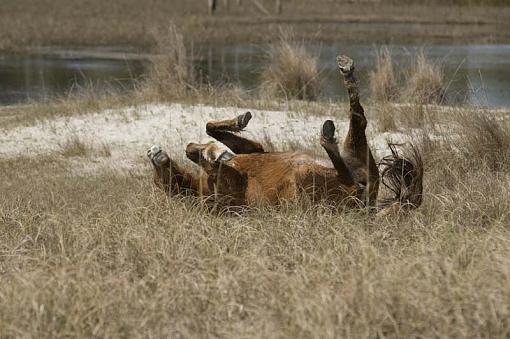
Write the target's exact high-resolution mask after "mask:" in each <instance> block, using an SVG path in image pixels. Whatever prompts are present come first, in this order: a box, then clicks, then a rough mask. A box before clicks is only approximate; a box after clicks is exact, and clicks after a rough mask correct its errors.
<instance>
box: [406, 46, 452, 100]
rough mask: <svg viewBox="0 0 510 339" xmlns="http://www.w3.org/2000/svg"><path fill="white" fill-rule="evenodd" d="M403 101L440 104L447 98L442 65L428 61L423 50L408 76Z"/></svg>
mask: <svg viewBox="0 0 510 339" xmlns="http://www.w3.org/2000/svg"><path fill="white" fill-rule="evenodd" d="M407 79H408V80H407V83H406V85H405V88H404V90H403V91H402V100H403V101H410V102H416V103H419V104H439V103H441V102H443V100H444V96H445V87H444V73H443V69H442V67H441V65H440V64H438V63H433V62H431V61H430V60H428V59H427V57H426V56H425V54H424V53H423V50H422V51H421V52H420V53H419V54H418V56H417V58H416V64H415V65H414V67H413V68H412V69H411V71H410V74H409V75H408V76H407Z"/></svg>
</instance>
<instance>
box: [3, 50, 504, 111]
mask: <svg viewBox="0 0 510 339" xmlns="http://www.w3.org/2000/svg"><path fill="white" fill-rule="evenodd" d="M307 48H308V49H309V50H310V51H311V52H312V53H315V54H317V55H320V58H319V68H320V69H321V75H322V77H323V78H324V83H323V85H324V96H325V97H326V98H330V99H333V100H337V99H338V100H345V97H346V96H345V92H344V88H343V85H342V84H341V82H340V80H339V77H338V74H337V70H336V66H335V57H336V55H337V54H339V53H343V54H347V55H349V56H351V57H352V58H353V59H354V60H355V63H356V65H357V70H358V72H359V73H358V74H359V77H360V81H361V86H362V89H363V90H364V92H365V93H364V95H368V89H367V88H368V72H369V71H370V70H371V69H373V67H374V63H375V58H376V49H375V48H374V46H367V45H361V46H340V45H334V44H333V45H322V46H321V45H310V46H307ZM420 48H421V47H416V46H394V47H393V48H392V54H393V59H394V61H395V62H396V64H397V65H398V67H399V68H402V69H406V68H408V67H409V65H410V64H411V62H412V60H413V59H414V58H415V56H416V54H417V53H419V51H420ZM198 50H199V54H200V55H201V58H200V59H199V60H198V61H197V62H196V67H197V69H198V73H199V74H200V77H201V78H202V79H203V80H204V81H210V82H212V83H221V82H223V83H224V82H231V81H233V82H236V83H238V84H240V85H241V86H242V87H243V88H245V89H247V90H254V91H255V90H256V87H257V84H258V79H259V74H260V70H261V69H262V67H263V65H264V63H265V55H266V51H265V50H263V49H262V48H260V47H256V46H221V47H214V48H205V47H203V48H199V49H198ZM423 50H424V52H425V54H426V55H427V56H428V57H429V58H430V59H431V60H433V61H435V62H440V63H441V64H443V65H444V71H445V75H446V79H447V84H448V94H449V97H450V100H452V101H453V102H466V103H469V104H474V105H481V106H490V107H510V45H429V46H425V47H424V48H423ZM103 52H104V51H102V52H101V53H97V51H89V52H81V53H40V54H29V55H4V56H1V55H0V104H4V105H5V104H13V103H22V102H26V101H27V100H40V99H45V98H51V97H55V96H58V95H65V94H66V93H69V92H70V91H71V92H79V91H80V90H82V89H83V88H86V87H87V86H89V85H92V86H93V87H94V88H96V89H99V90H102V91H108V90H111V89H115V90H121V91H127V90H130V89H132V88H133V84H134V82H135V81H136V80H137V79H139V78H140V77H141V76H142V75H143V73H144V72H145V71H146V70H147V67H148V62H147V61H146V59H145V58H144V59H142V58H136V57H134V56H133V55H130V54H129V53H125V54H123V53H122V51H118V50H116V51H115V53H109V52H110V51H108V53H103ZM128 56H129V57H128Z"/></svg>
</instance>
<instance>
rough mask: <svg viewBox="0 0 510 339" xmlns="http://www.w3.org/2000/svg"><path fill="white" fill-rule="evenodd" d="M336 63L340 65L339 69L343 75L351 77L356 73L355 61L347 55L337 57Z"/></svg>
mask: <svg viewBox="0 0 510 339" xmlns="http://www.w3.org/2000/svg"><path fill="white" fill-rule="evenodd" d="M336 63H337V65H338V68H339V69H340V72H342V74H343V75H349V74H352V72H354V61H352V59H351V58H349V57H348V56H347V55H339V56H337V57H336Z"/></svg>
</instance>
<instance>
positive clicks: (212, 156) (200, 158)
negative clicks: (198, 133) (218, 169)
mask: <svg viewBox="0 0 510 339" xmlns="http://www.w3.org/2000/svg"><path fill="white" fill-rule="evenodd" d="M186 156H187V157H188V159H190V160H191V161H193V162H194V163H196V164H198V165H200V166H201V167H203V168H204V169H205V170H206V171H207V169H208V168H211V169H212V167H214V165H215V164H218V163H221V162H223V161H228V160H231V159H232V158H234V156H235V155H234V154H233V153H232V152H231V151H230V150H229V149H228V148H227V147H226V146H224V145H221V144H218V143H215V142H213V141H211V142H209V143H207V144H195V143H190V144H188V146H187V147H186Z"/></svg>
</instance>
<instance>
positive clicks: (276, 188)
mask: <svg viewBox="0 0 510 339" xmlns="http://www.w3.org/2000/svg"><path fill="white" fill-rule="evenodd" d="M337 65H338V68H339V71H340V74H341V76H342V78H343V81H344V84H345V86H346V88H347V92H348V96H349V107H350V109H349V129H348V132H347V135H346V137H345V139H344V142H343V145H342V151H340V148H339V145H338V142H337V139H336V138H335V129H336V128H335V124H334V122H333V121H332V120H326V121H325V122H324V123H323V125H322V128H321V130H320V135H321V136H320V144H321V146H322V147H323V148H324V150H325V152H326V154H327V155H328V158H329V159H327V158H318V157H317V156H314V155H312V154H310V153H308V152H305V151H295V152H267V151H265V149H264V147H263V146H262V145H261V144H260V143H258V142H256V141H254V140H250V139H248V138H245V137H243V136H241V135H240V134H241V132H242V131H243V130H244V129H245V128H246V127H247V126H248V123H249V121H250V120H251V119H252V114H251V113H250V112H246V113H244V114H241V115H239V116H237V117H236V118H233V119H227V120H217V121H209V122H208V123H207V124H206V133H207V134H208V135H209V136H211V137H212V138H214V139H215V140H217V141H219V142H220V143H221V144H218V143H216V142H209V143H206V144H198V143H190V144H188V145H187V147H186V156H187V158H188V159H189V160H191V161H192V162H193V163H194V164H196V165H198V166H199V167H200V168H201V169H202V170H203V171H200V172H199V174H194V173H193V172H192V171H187V170H185V169H184V168H182V167H181V166H179V165H178V164H177V163H176V162H175V161H174V160H172V159H171V158H170V157H169V156H168V154H167V153H166V152H165V151H164V150H162V149H161V147H160V146H157V145H155V146H152V147H151V148H150V149H149V150H148V151H147V156H148V157H149V159H150V161H151V163H152V165H153V169H154V183H155V184H156V186H158V187H159V188H161V189H163V190H164V191H166V192H167V193H168V194H172V195H175V194H180V195H191V196H196V197H213V201H214V202H215V203H221V205H222V206H225V207H254V206H258V205H260V204H269V205H279V204H281V203H282V202H283V201H295V200H296V199H298V197H299V196H301V195H303V194H304V195H305V196H306V197H308V198H309V199H310V200H311V201H313V202H319V201H322V202H325V203H327V204H329V205H333V206H342V207H346V208H348V209H354V208H368V209H369V210H371V211H376V212H378V213H388V212H389V211H393V210H402V209H404V210H409V209H414V208H417V207H419V206H420V205H421V203H422V192H423V185H422V182H423V164H422V160H421V156H420V152H419V151H418V149H417V148H416V147H414V146H413V145H410V147H409V148H408V149H410V150H411V152H409V154H407V155H405V156H402V155H400V154H399V152H398V150H397V145H395V144H389V147H390V150H391V155H390V156H387V157H385V158H383V159H382V161H381V162H380V165H381V167H382V170H381V172H379V166H378V164H377V163H376V161H375V159H374V157H373V154H372V151H371V149H370V146H369V145H368V142H367V136H366V133H365V131H366V128H367V119H366V117H365V112H364V109H363V107H362V105H361V104H360V100H359V89H358V83H357V79H356V77H355V74H354V62H353V60H352V59H351V58H349V57H347V56H338V57H337ZM381 183H382V184H383V185H385V186H386V187H387V188H389V189H390V191H391V192H392V193H393V196H391V197H389V198H387V199H384V200H382V201H377V197H378V193H379V187H380V184H381Z"/></svg>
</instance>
